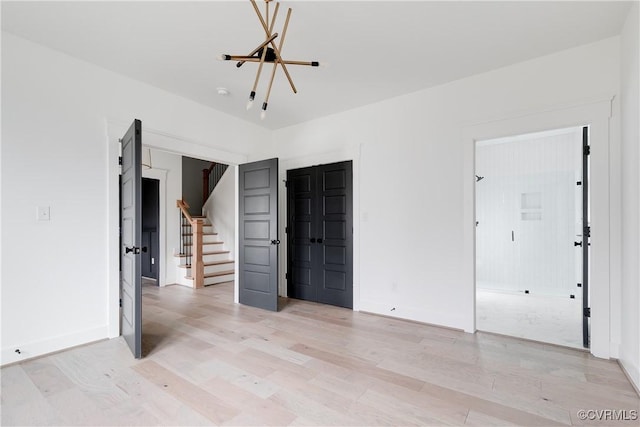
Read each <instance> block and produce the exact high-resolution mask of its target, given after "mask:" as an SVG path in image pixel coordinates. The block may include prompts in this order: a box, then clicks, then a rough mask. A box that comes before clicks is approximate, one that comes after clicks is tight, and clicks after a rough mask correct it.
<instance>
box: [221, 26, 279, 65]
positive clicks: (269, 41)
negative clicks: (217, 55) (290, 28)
mask: <svg viewBox="0 0 640 427" xmlns="http://www.w3.org/2000/svg"><path fill="white" fill-rule="evenodd" d="M276 37H278V33H274V34H272V35H271V37H269V38H268V39H266V40H265V41H264V42H262V43H260V46H258V47H257V48H255V49H253V50H252V51H251V52H250V53H249V55H247V56H246V57H247V58H255V56H253V55H255V54H256V53H258V52H260V49H262V48H264V47H265V46H266V45H268V44H269V43H271V42H272V41H273V40H275V39H276ZM265 50H266V49H265ZM223 56H224V59H225V60H227V61H237V60H236V59H233V58H244V56H242V55H223ZM245 61H246V59H242V60H240V62H238V63H237V64H236V67H238V68H240V67H242V64H244V62H245Z"/></svg>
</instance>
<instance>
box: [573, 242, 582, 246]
mask: <svg viewBox="0 0 640 427" xmlns="http://www.w3.org/2000/svg"><path fill="white" fill-rule="evenodd" d="M573 246H580V247H582V242H573Z"/></svg>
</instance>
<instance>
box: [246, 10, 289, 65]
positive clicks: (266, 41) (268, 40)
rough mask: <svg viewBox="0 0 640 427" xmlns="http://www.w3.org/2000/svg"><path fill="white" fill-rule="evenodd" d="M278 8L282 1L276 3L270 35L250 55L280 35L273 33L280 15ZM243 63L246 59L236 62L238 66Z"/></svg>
mask: <svg viewBox="0 0 640 427" xmlns="http://www.w3.org/2000/svg"><path fill="white" fill-rule="evenodd" d="M268 7H269V3H267V8H268ZM278 10H280V3H276V10H275V11H274V12H273V19H272V20H271V25H269V35H270V36H269V37H268V38H267V40H265V41H264V43H262V44H261V45H260V46H258V47H257V48H255V49H254V50H253V51H252V52H251V53H250V54H249V55H247V56H253V55H255V54H256V53H258V51H259V50H260V49H262V48H264V47H265V46H266V45H268V44H269V42H271V41H272V40H273V39H275V38H276V37H278V33H275V35H273V27H274V26H275V23H276V17H277V16H278ZM267 22H269V18H268V17H267ZM242 64H244V61H240V62H238V63H237V64H236V67H238V68H240V67H242Z"/></svg>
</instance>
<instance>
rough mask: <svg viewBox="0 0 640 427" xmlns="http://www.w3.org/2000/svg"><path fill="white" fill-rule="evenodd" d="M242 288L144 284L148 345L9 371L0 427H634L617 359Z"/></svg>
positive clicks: (630, 393)
mask: <svg viewBox="0 0 640 427" xmlns="http://www.w3.org/2000/svg"><path fill="white" fill-rule="evenodd" d="M281 302H282V303H283V305H282V309H281V311H279V312H277V313H273V312H268V311H264V310H260V309H256V308H253V307H246V306H242V305H238V304H234V303H233V284H232V283H226V284H220V285H215V286H210V287H206V288H203V289H197V290H194V289H190V288H186V287H182V286H167V287H163V288H158V287H155V286H145V287H144V289H143V348H144V355H145V358H144V359H142V360H135V359H134V358H133V357H132V355H131V353H130V351H129V348H128V347H127V345H126V343H125V342H124V340H123V339H122V338H121V337H120V338H117V339H113V340H105V341H102V342H97V343H93V344H90V345H86V346H82V347H77V348H74V349H70V350H68V351H64V352H60V353H56V354H53V355H50V356H47V357H43V358H40V359H36V360H30V361H26V362H23V363H20V364H17V365H13V366H9V367H6V368H2V369H1V370H0V376H1V378H0V379H1V380H2V384H1V386H2V393H1V394H0V399H1V409H2V414H1V419H0V420H1V421H2V425H195V426H199V425H234V426H236V425H238V426H239V425H256V426H258V425H259V426H262V425H313V426H318V425H345V426H378V425H380V426H389V425H402V426H410V425H420V426H422V425H471V426H477V425H523V426H551V425H570V424H573V425H583V424H586V425H633V426H637V425H638V424H637V421H630V420H627V421H615V420H585V421H583V420H581V419H580V417H579V416H578V411H579V410H580V409H587V410H588V409H609V410H626V411H627V413H630V411H632V410H640V399H639V398H638V395H637V394H636V393H635V391H634V389H633V388H632V387H631V385H630V383H629V382H628V380H627V378H626V377H625V375H624V373H623V372H622V371H621V369H620V367H619V366H618V364H617V363H615V362H613V361H608V360H602V359H596V358H594V357H593V356H591V355H590V354H588V353H587V352H584V351H580V350H575V349H568V348H563V347H558V346H552V345H547V344H542V343H536V342H530V341H525V340H520V339H514V338H509V337H504V336H497V335H493V334H487V333H477V334H467V333H464V332H462V331H458V330H453V329H447V328H439V327H436V326H431V325H423V324H419V323H416V322H408V321H403V320H400V319H394V318H389V317H382V316H374V315H370V314H367V313H358V312H354V311H352V310H347V309H343V308H339V307H332V306H326V305H322V304H316V303H309V302H305V301H299V300H286V299H282V300H281Z"/></svg>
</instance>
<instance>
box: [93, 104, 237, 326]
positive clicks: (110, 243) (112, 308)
mask: <svg viewBox="0 0 640 427" xmlns="http://www.w3.org/2000/svg"><path fill="white" fill-rule="evenodd" d="M134 118H135V117H131V118H130V119H129V120H128V121H123V120H113V119H108V118H107V119H105V136H106V145H107V197H108V204H107V206H108V210H107V230H106V231H107V254H106V255H107V260H108V261H107V272H106V273H107V283H108V285H107V286H108V294H107V318H108V326H107V328H108V337H109V338H115V337H117V336H119V335H120V271H119V263H120V247H119V245H120V242H119V238H118V236H119V230H120V213H119V209H118V206H119V202H118V199H119V197H120V184H119V180H118V176H119V174H120V166H119V164H118V157H119V155H120V144H119V138H121V137H122V135H124V134H125V132H126V131H127V129H128V127H129V125H130V124H131V121H132V120H133V119H134ZM142 143H143V145H145V146H147V147H150V148H154V149H157V150H162V151H167V152H170V153H173V154H178V155H184V156H189V157H194V158H199V159H204V160H211V161H215V162H220V163H225V164H228V165H230V166H231V165H232V166H236V165H238V164H240V163H245V162H246V161H247V156H245V155H242V154H237V153H233V152H230V151H225V150H221V149H218V148H213V147H211V146H208V145H205V144H203V143H199V142H197V141H193V140H190V139H188V138H185V137H181V136H176V135H171V134H168V133H165V132H162V131H159V130H155V129H151V128H149V127H146V126H145V124H144V120H143V121H142ZM151 171H153V169H151ZM151 171H147V172H151ZM154 174H155V173H154ZM159 174H162V172H159ZM164 175H165V178H166V171H165V174H164ZM143 176H148V177H154V176H151V175H145V174H143ZM161 182H162V181H161ZM165 184H166V182H165ZM161 185H162V184H161ZM236 193H237V180H236ZM164 194H165V195H166V185H165V192H164ZM165 202H166V197H165ZM160 203H161V204H162V191H161V199H160ZM162 210H163V208H162V207H161V208H160V211H161V216H162ZM164 211H165V214H166V203H165V208H164ZM236 217H237V213H236ZM236 221H237V218H236ZM165 222H166V218H165ZM161 227H163V229H162V230H163V231H165V232H166V230H167V229H166V224H165V226H162V223H161ZM236 230H237V228H236ZM161 234H162V233H161ZM160 239H161V240H160V242H161V243H160V246H161V251H160V252H161V254H162V253H164V252H166V248H163V247H162V242H163V241H164V238H163V237H161V238H160ZM236 241H237V236H236ZM162 256H163V255H161V259H160V262H161V263H162V262H163V259H162ZM164 261H165V262H164V265H165V268H166V262H167V261H168V260H164ZM237 277H238V275H237V274H236V279H235V280H236V284H235V289H236V293H237V288H238V283H237V280H238V279H237ZM165 280H166V276H165ZM165 284H166V283H165ZM234 298H237V296H234Z"/></svg>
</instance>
